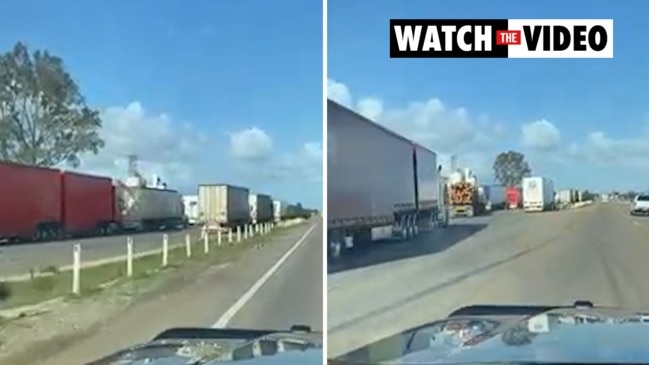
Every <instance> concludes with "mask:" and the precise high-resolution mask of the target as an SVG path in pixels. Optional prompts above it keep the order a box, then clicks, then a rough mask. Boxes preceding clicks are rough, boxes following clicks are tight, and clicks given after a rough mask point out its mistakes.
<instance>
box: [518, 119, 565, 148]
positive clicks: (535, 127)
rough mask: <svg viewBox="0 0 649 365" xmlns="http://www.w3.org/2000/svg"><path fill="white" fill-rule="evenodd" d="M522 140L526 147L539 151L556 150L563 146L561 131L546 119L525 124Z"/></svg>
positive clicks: (522, 130) (522, 129)
mask: <svg viewBox="0 0 649 365" xmlns="http://www.w3.org/2000/svg"><path fill="white" fill-rule="evenodd" d="M521 138H522V141H523V145H524V146H525V147H528V148H531V149H534V150H538V151H552V150H556V149H557V148H558V147H559V146H560V144H561V133H560V132H559V129H557V127H555V126H554V124H552V123H551V122H549V121H547V120H545V119H541V120H537V121H534V122H531V123H527V124H523V126H522V128H521Z"/></svg>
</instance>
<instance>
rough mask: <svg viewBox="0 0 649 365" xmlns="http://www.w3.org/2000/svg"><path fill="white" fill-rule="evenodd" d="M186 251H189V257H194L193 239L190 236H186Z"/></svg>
mask: <svg viewBox="0 0 649 365" xmlns="http://www.w3.org/2000/svg"><path fill="white" fill-rule="evenodd" d="M206 236H207V234H206ZM185 251H186V253H187V257H192V241H191V240H190V239H189V237H185Z"/></svg>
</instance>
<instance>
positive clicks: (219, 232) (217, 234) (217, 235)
mask: <svg viewBox="0 0 649 365" xmlns="http://www.w3.org/2000/svg"><path fill="white" fill-rule="evenodd" d="M222 239H223V237H222V235H221V229H220V228H219V230H218V231H217V233H216V243H217V244H218V245H219V247H221V242H222Z"/></svg>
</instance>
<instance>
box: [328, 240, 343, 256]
mask: <svg viewBox="0 0 649 365" xmlns="http://www.w3.org/2000/svg"><path fill="white" fill-rule="evenodd" d="M341 252H342V244H341V243H340V242H331V243H329V257H331V258H332V259H338V258H340V256H341Z"/></svg>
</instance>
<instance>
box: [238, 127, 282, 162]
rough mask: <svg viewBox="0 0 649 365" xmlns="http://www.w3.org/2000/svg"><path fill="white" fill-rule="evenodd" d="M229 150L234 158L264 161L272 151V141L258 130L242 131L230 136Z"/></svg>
mask: <svg viewBox="0 0 649 365" xmlns="http://www.w3.org/2000/svg"><path fill="white" fill-rule="evenodd" d="M230 150H231V152H232V154H233V155H234V157H235V158H239V159H243V160H265V159H267V158H268V157H270V153H271V151H272V150H273V140H272V139H271V138H270V137H269V136H268V134H266V132H264V131H262V130H261V129H259V128H255V127H253V128H249V129H244V130H242V131H239V132H235V133H232V134H230Z"/></svg>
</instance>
